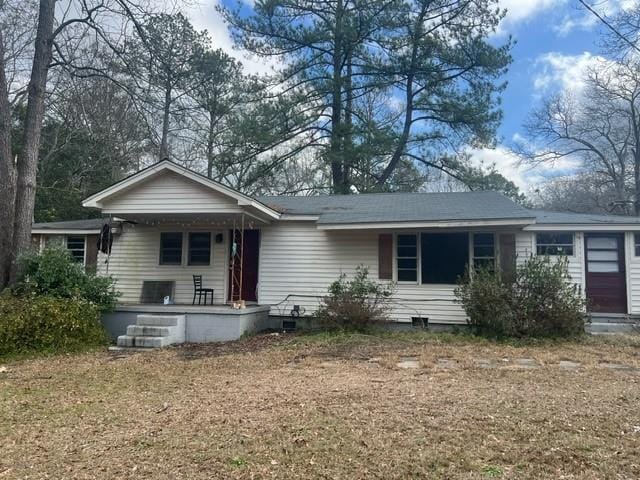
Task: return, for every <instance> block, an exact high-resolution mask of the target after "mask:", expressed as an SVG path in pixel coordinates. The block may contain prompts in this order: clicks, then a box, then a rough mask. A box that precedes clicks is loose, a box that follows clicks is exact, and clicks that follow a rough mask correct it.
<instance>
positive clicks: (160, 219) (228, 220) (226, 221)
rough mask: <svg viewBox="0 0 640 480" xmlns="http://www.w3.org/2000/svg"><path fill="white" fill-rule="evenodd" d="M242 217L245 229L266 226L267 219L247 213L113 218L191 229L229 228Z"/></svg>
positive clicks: (119, 216) (131, 214)
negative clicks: (189, 227) (258, 225)
mask: <svg viewBox="0 0 640 480" xmlns="http://www.w3.org/2000/svg"><path fill="white" fill-rule="evenodd" d="M243 216H244V221H245V228H253V226H254V225H255V224H268V223H270V220H269V219H266V218H264V217H262V216H259V215H254V214H252V213H249V212H238V213H188V212H187V213H176V212H171V213H167V214H163V213H129V214H126V215H117V216H114V217H113V220H114V222H132V223H135V224H144V225H152V226H162V225H183V226H193V227H199V226H202V227H205V226H206V227H211V226H219V227H231V226H233V225H234V224H235V225H240V224H241V222H242V217H243Z"/></svg>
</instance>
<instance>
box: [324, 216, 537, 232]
mask: <svg viewBox="0 0 640 480" xmlns="http://www.w3.org/2000/svg"><path fill="white" fill-rule="evenodd" d="M534 223H535V218H513V219H493V220H491V219H487V220H438V221H429V222H415V221H413V222H370V223H318V227H317V228H318V230H401V229H407V228H459V227H465V228H466V227H503V226H527V225H532V224H534Z"/></svg>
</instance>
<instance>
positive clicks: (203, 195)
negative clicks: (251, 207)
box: [103, 172, 242, 215]
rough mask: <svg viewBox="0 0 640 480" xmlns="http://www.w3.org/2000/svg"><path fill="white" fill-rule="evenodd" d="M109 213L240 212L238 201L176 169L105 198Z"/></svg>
mask: <svg viewBox="0 0 640 480" xmlns="http://www.w3.org/2000/svg"><path fill="white" fill-rule="evenodd" d="M103 212H104V213H109V214H114V215H117V214H131V213H149V214H163V215H171V214H172V213H207V212H214V213H241V212H242V209H241V208H240V207H239V206H238V205H237V202H236V201H235V200H233V199H231V198H229V197H227V196H225V195H223V194H222V193H218V192H216V191H214V190H212V189H210V188H206V187H205V186H203V185H200V184H198V183H196V182H194V181H192V180H189V179H187V178H184V177H183V176H180V175H178V174H176V173H173V172H166V173H162V174H160V175H156V176H152V177H151V178H149V179H148V180H146V181H144V182H142V183H141V184H139V185H136V186H134V187H132V188H130V189H128V190H124V191H122V192H120V193H119V194H117V195H116V196H114V197H113V198H111V199H109V200H107V201H105V203H104V205H103Z"/></svg>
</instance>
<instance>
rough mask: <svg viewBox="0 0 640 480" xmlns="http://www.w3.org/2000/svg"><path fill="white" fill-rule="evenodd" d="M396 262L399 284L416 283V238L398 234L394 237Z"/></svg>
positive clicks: (410, 235)
mask: <svg viewBox="0 0 640 480" xmlns="http://www.w3.org/2000/svg"><path fill="white" fill-rule="evenodd" d="M396 261H397V271H398V281H399V282H417V281H418V236H417V235H415V234H399V235H398V236H397V237H396Z"/></svg>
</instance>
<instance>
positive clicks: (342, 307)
mask: <svg viewBox="0 0 640 480" xmlns="http://www.w3.org/2000/svg"><path fill="white" fill-rule="evenodd" d="M328 291H329V295H327V296H326V297H324V298H323V299H322V303H321V305H320V308H319V310H318V312H317V314H316V316H317V317H318V320H319V321H320V324H321V325H322V326H323V327H324V328H327V329H344V330H356V331H363V330H367V329H368V328H371V327H372V326H374V325H375V324H376V323H380V322H384V321H387V320H388V319H389V318H388V313H389V298H390V297H391V295H392V294H393V285H390V284H389V285H383V284H380V283H378V282H375V281H373V280H370V279H369V270H368V269H367V268H366V267H364V266H358V267H357V269H356V274H355V277H354V278H353V280H347V277H346V275H344V274H342V275H340V278H338V280H336V281H335V282H333V283H332V284H331V285H330V286H329V290H328Z"/></svg>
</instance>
